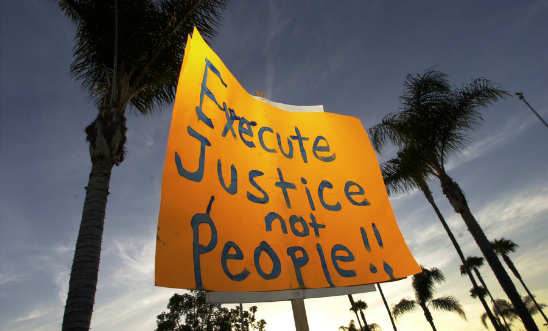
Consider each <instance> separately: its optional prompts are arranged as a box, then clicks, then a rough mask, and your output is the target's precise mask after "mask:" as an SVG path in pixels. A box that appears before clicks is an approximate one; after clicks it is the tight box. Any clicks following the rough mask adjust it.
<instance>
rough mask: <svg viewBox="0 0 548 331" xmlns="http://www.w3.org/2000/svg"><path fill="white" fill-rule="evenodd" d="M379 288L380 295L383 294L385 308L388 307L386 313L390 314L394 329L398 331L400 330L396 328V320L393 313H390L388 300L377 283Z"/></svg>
mask: <svg viewBox="0 0 548 331" xmlns="http://www.w3.org/2000/svg"><path fill="white" fill-rule="evenodd" d="M377 287H378V288H379V293H380V294H381V298H382V302H384V306H385V307H386V311H387V312H388V316H389V317H390V322H391V323H392V328H394V331H398V329H397V328H396V323H395V322H394V318H393V317H392V312H391V311H390V308H389V307H388V302H386V298H385V297H384V293H383V292H382V288H381V284H379V283H377Z"/></svg>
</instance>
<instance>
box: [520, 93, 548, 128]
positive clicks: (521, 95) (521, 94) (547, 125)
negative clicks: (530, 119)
mask: <svg viewBox="0 0 548 331" xmlns="http://www.w3.org/2000/svg"><path fill="white" fill-rule="evenodd" d="M516 95H517V96H519V99H520V100H523V102H525V104H526V105H527V106H528V107H529V108H530V109H531V110H532V111H533V113H535V115H537V117H538V119H539V120H540V121H541V122H542V123H544V126H546V128H548V124H547V123H546V121H545V120H544V119H543V118H542V117H540V115H539V114H538V113H537V112H536V111H535V110H534V109H533V107H531V105H530V104H529V102H527V100H525V97H524V96H523V93H521V92H516Z"/></svg>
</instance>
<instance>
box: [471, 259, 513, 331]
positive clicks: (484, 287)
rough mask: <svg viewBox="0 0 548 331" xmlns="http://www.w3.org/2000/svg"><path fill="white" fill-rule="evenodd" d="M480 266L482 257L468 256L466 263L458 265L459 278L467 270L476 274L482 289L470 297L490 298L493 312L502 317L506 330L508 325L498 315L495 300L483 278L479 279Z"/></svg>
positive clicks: (502, 315)
mask: <svg viewBox="0 0 548 331" xmlns="http://www.w3.org/2000/svg"><path fill="white" fill-rule="evenodd" d="M482 266H483V257H479V256H469V257H467V258H466V261H464V263H463V264H461V265H460V274H461V276H464V275H465V274H466V273H467V270H468V271H469V270H470V269H471V270H474V273H475V274H476V277H478V280H479V281H480V283H481V285H482V289H481V290H476V291H475V292H473V293H472V295H476V296H477V297H478V298H481V297H485V295H488V296H489V298H491V302H492V303H493V307H494V308H495V312H497V311H498V314H497V316H500V317H502V320H503V321H504V324H505V325H506V328H507V329H508V328H509V326H508V323H507V321H506V319H505V318H504V314H501V313H500V309H499V307H498V306H497V302H496V301H495V299H494V298H493V296H492V295H491V292H489V288H487V284H486V283H485V281H484V280H483V277H481V273H480V271H479V268H481V267H482ZM483 294H485V295H483Z"/></svg>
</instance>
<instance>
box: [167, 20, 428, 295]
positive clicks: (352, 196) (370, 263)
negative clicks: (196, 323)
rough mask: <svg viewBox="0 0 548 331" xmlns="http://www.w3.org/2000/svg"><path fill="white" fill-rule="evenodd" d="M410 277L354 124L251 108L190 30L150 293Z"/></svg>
mask: <svg viewBox="0 0 548 331" xmlns="http://www.w3.org/2000/svg"><path fill="white" fill-rule="evenodd" d="M420 271H421V270H420V268H419V266H418V265H417V263H416V262H415V260H414V258H413V256H412V255H411V253H410V252H409V249H408V248H407V245H406V244H405V242H404V239H403V236H402V234H401V232H400V230H399V228H398V225H397V224H396V220H395V218H394V214H393V212H392V208H391V206H390V202H389V201H388V196H387V194H386V190H385V187H384V182H383V179H382V176H381V172H380V169H379V164H378V161H377V158H376V156H375V153H374V151H373V149H372V148H371V145H370V143H369V139H368V137H367V134H366V132H365V130H364V128H363V126H362V124H361V122H360V120H358V119H356V118H353V117H349V116H343V115H337V114H330V113H321V112H317V113H295V112H288V111H284V110H281V109H278V108H276V107H274V106H271V105H269V104H266V103H264V102H262V101H260V100H257V99H255V98H253V97H252V96H251V95H249V94H248V93H247V92H246V91H245V90H244V89H243V88H242V87H241V86H240V84H239V83H238V81H237V80H236V78H234V76H232V74H231V73H230V72H229V71H228V69H227V68H226V67H225V65H224V64H223V62H221V60H220V59H219V57H218V56H217V55H216V54H215V53H214V52H213V51H212V50H211V49H210V48H209V47H208V46H207V44H206V43H205V42H204V40H203V39H202V38H201V36H200V35H199V34H198V32H197V31H196V30H195V31H194V33H193V37H192V39H190V38H189V40H188V43H187V47H186V51H185V58H184V61H183V66H182V69H181V75H180V78H179V85H178V88H177V96H176V101H175V107H174V110H173V119H172V123H171V130H170V135H169V140H168V146H167V155H166V160H165V166H164V174H163V180H162V200H161V206H160V215H159V220H158V236H157V242H156V285H158V286H165V287H174V288H185V289H205V290H209V291H273V290H286V289H297V288H326V287H340V286H353V285H361V284H370V283H378V282H384V281H388V280H391V279H398V278H403V277H406V276H409V275H412V274H415V273H418V272H420Z"/></svg>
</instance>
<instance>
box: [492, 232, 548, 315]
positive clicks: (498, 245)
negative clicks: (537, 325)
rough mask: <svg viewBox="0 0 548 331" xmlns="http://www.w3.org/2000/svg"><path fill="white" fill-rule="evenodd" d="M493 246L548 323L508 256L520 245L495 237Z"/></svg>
mask: <svg viewBox="0 0 548 331" xmlns="http://www.w3.org/2000/svg"><path fill="white" fill-rule="evenodd" d="M491 246H493V249H494V250H495V252H497V254H499V255H500V256H502V259H503V260H504V262H505V263H506V265H507V266H508V268H510V270H512V272H513V273H514V276H516V278H517V279H519V281H520V282H521V285H523V288H524V289H525V291H527V294H528V295H529V298H531V300H532V301H533V303H534V304H535V305H536V306H537V309H538V311H539V312H540V314H541V315H542V317H544V320H545V321H546V323H548V318H546V315H545V314H544V312H543V311H542V309H541V307H540V305H539V304H538V303H537V301H536V300H535V297H534V296H533V294H532V293H531V291H529V289H528V288H527V286H526V285H525V282H524V281H523V279H522V278H521V275H520V274H519V272H518V269H517V268H516V266H515V265H514V263H513V262H512V260H511V259H510V257H509V256H508V254H510V253H514V252H515V251H516V249H518V247H519V246H518V244H516V243H515V242H513V241H512V240H510V239H505V238H501V239H495V240H494V241H492V242H491Z"/></svg>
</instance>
